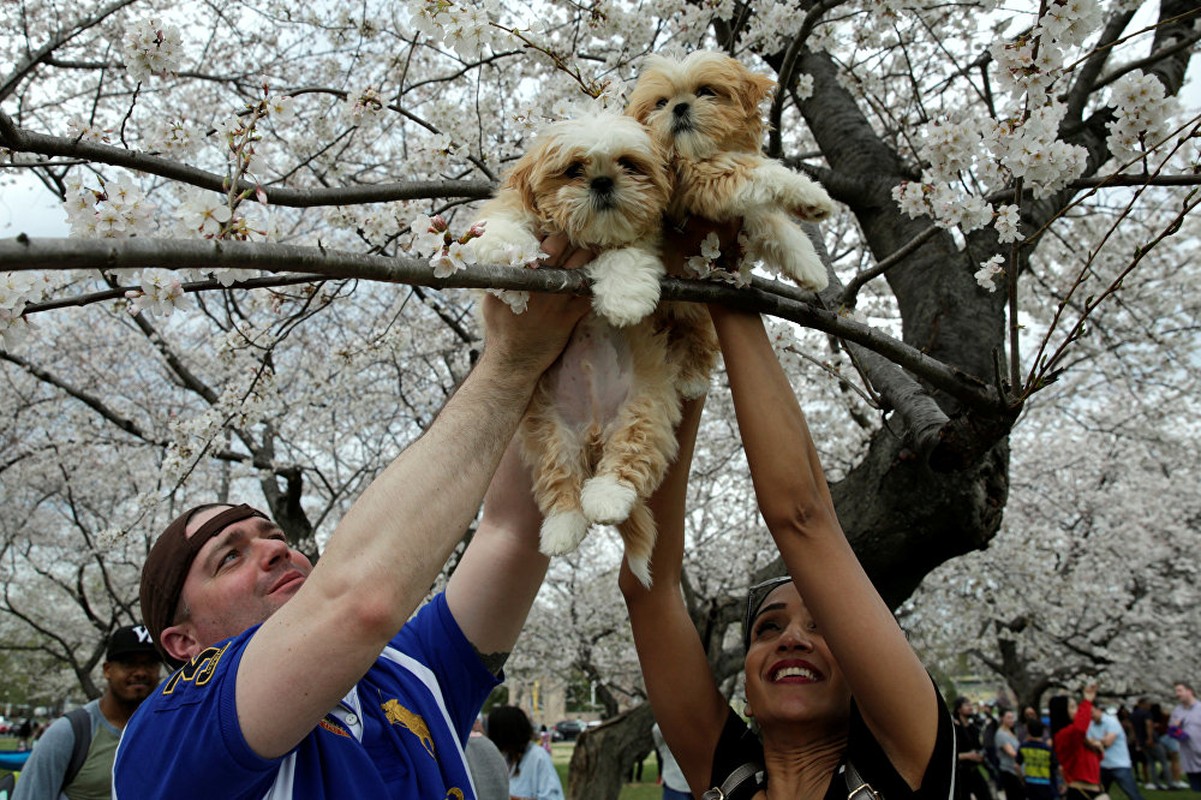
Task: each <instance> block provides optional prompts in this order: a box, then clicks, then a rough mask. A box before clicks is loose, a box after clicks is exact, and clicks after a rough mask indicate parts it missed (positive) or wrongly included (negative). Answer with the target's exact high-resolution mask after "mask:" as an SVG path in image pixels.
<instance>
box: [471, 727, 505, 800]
mask: <svg viewBox="0 0 1201 800" xmlns="http://www.w3.org/2000/svg"><path fill="white" fill-rule="evenodd" d="M463 754H464V755H465V756H466V757H467V769H468V771H469V772H470V773H471V783H472V785H473V786H475V796H476V798H477V800H509V767H508V765H506V764H505V757H504V756H502V755H501V754H500V750H498V749H497V748H496V745H495V744H493V743H492V740H491V739H489V738H488V737H487V736H486V735H485V734H484V718H483V716H477V717H476V718H475V722H474V723H472V725H471V734H470V735H469V736H468V737H467V745H466V746H465V747H464V748H463Z"/></svg>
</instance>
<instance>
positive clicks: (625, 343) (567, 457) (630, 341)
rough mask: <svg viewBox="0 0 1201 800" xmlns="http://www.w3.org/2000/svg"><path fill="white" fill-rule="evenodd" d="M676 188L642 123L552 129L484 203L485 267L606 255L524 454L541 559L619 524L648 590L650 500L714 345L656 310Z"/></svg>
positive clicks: (526, 434) (533, 407)
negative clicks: (703, 351)
mask: <svg viewBox="0 0 1201 800" xmlns="http://www.w3.org/2000/svg"><path fill="white" fill-rule="evenodd" d="M670 190H671V183H670V173H669V171H668V168H667V162H666V159H665V157H664V153H663V151H662V149H661V148H660V147H659V146H658V145H657V144H656V143H655V142H654V141H653V140H652V139H651V137H650V136H649V134H648V133H647V131H646V130H645V129H644V128H643V126H642V125H640V124H639V123H638V122H637V121H636V120H634V119H633V118H631V117H628V116H622V115H617V114H599V115H592V116H588V117H585V118H581V119H577V120H571V121H568V122H560V123H555V124H554V125H551V126H550V127H548V128H547V129H546V130H545V131H544V132H543V133H542V134H541V135H540V136H539V137H538V139H537V140H536V142H535V143H534V146H533V147H532V149H531V150H530V151H529V152H527V153H526V154H525V155H524V156H523V157H522V158H521V159H520V160H519V161H518V162H517V163H516V164H515V165H514V166H513V168H512V169H511V170H509V172H508V173H507V175H506V176H505V179H504V181H503V183H502V185H501V188H500V190H499V191H498V192H497V194H496V196H495V197H494V198H493V199H491V200H489V201H488V202H487V203H485V204H484V206H483V208H482V209H481V212H480V220H479V221H480V222H482V223H483V224H484V233H483V236H482V237H481V238H480V239H478V240H476V250H475V252H476V258H477V261H478V262H479V263H481V264H508V263H511V262H512V260H513V255H514V254H515V253H516V254H529V253H533V252H537V249H538V243H539V237H540V236H545V235H550V234H565V235H566V236H567V237H568V239H569V240H570V241H571V243H572V244H573V245H574V246H576V247H584V248H590V249H593V250H595V251H597V253H598V255H597V256H596V258H595V259H594V260H593V261H591V262H590V263H589V264H588V266H587V267H585V269H587V271H588V275H589V277H590V278H591V279H592V283H593V295H594V296H593V313H591V314H589V315H588V316H586V317H585V318H584V319H583V320H582V321H581V322H580V324H579V326H578V327H577V328H576V331H575V333H574V334H573V335H572V338H571V341H570V342H569V343H568V345H567V348H566V350H565V351H564V353H563V356H562V357H561V358H560V360H559V361H558V362H557V363H556V364H555V366H553V367H552V368H551V369H550V370H549V371H548V372H547V373H546V375H544V376H543V378H542V380H541V381H540V382H539V384H538V387H537V389H536V390H535V394H534V398H533V400H532V401H531V403H530V407H529V410H528V411H527V412H526V416H525V418H524V419H523V421H522V425H521V442H522V450H523V456H524V458H525V460H526V462H527V464H529V466H530V468H531V472H532V475H533V480H534V497H535V499H536V500H537V502H538V506H539V508H540V509H541V511H542V513H543V517H544V520H543V524H542V536H541V546H542V550H543V552H545V553H547V554H548V555H556V554H562V553H567V552H570V551H571V550H574V549H575V548H576V547H577V546H578V545H579V543H580V542H581V541H582V540H583V538H584V537H585V536H586V535H587V533H588V531H589V528H590V527H591V525H593V524H597V523H599V524H612V525H616V526H617V529H618V531H619V532H620V533H621V536H622V539H623V540H624V542H625V550H626V558H627V560H628V561H629V563H630V567H631V569H632V570H633V571H634V574H635V575H637V576H638V578H639V579H640V580H642V582H643V583H644V584H646V585H648V586H649V585H650V582H651V575H650V554H651V548H652V547H653V545H654V541H655V536H656V529H655V525H654V520H653V518H652V517H651V514H650V512H649V511H648V509H647V507H646V499H647V498H648V497H649V496H650V495H651V493H652V492H653V491H654V490H655V489H656V488H657V487H658V486H659V483H660V482H661V481H662V480H663V475H664V473H665V472H666V469H667V465H668V464H669V463H670V462H671V460H672V459H673V458H675V455H676V438H675V435H674V428H675V425H676V424H677V423H678V422H679V420H680V398H681V396H682V392H687V393H688V394H689V396H695V395H697V394H699V393H701V392H703V391H704V388H705V386H707V384H708V372H707V371H706V372H704V374H703V375H701V374H699V370H700V369H701V367H700V366H698V359H697V356H696V353H695V350H696V349H697V348H704V347H709V348H713V347H714V344H715V343H713V342H712V341H704V342H700V343H698V342H699V341H700V340H699V339H698V337H703V336H705V335H706V329H705V327H704V326H703V325H702V324H701V322H703V321H706V320H704V319H703V318H704V314H703V313H700V312H703V309H699V310H697V309H693V308H689V309H681V308H677V307H676V304H664V306H665V307H664V308H658V306H659V279H660V278H661V277H662V275H663V274H664V267H663V264H662V261H661V259H660V257H659V243H660V234H659V231H660V229H661V226H662V218H663V213H664V211H665V209H666V207H667V203H668V198H669V194H670ZM524 257H526V256H518V260H521V258H524ZM518 266H520V264H518ZM708 335H709V336H710V337H711V336H712V333H711V331H708ZM710 366H711V364H710Z"/></svg>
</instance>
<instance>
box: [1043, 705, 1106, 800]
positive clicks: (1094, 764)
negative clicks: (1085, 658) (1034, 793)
mask: <svg viewBox="0 0 1201 800" xmlns="http://www.w3.org/2000/svg"><path fill="white" fill-rule="evenodd" d="M1096 697H1097V684H1095V683H1090V684H1088V685H1087V686H1085V687H1084V692H1083V699H1082V700H1080V701H1079V702H1077V700H1076V698H1074V697H1070V696H1068V695H1066V694H1061V695H1056V696H1055V697H1052V698H1051V702H1050V703H1049V704H1048V706H1049V708H1050V711H1051V740H1052V745H1053V746H1054V748H1055V757H1056V758H1057V759H1058V760H1059V765H1060V768H1061V769H1063V779H1064V781H1065V782H1066V783H1067V792H1066V793H1065V795H1064V796H1065V797H1066V798H1067V800H1093V798H1095V797H1096V796H1097V795H1099V794H1101V791H1102V790H1101V751H1102V749H1103V748H1102V747H1101V743H1100V742H1099V741H1097V740H1096V739H1089V738H1088V726H1089V724H1090V723H1091V722H1092V717H1093V702H1094V701H1095V700H1096Z"/></svg>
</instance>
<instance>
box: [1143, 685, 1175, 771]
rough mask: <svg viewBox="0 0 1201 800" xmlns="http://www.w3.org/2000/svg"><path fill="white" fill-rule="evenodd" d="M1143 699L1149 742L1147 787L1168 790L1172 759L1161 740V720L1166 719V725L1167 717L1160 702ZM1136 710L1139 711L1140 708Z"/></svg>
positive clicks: (1146, 748) (1147, 748)
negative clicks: (1145, 705)
mask: <svg viewBox="0 0 1201 800" xmlns="http://www.w3.org/2000/svg"><path fill="white" fill-rule="evenodd" d="M1143 701H1145V702H1146V704H1147V708H1146V729H1147V744H1146V746H1145V752H1146V754H1147V786H1146V788H1148V789H1158V790H1160V791H1162V792H1166V791H1168V790H1169V789H1171V788H1172V760H1171V759H1170V758H1169V757H1168V751H1167V748H1165V747H1164V746H1163V742H1161V741H1159V725H1160V720H1161V719H1162V720H1165V722H1164V725H1165V726H1166V717H1165V715H1164V713H1163V709H1162V708H1160V705H1159V703H1152V702H1151V701H1150V700H1147V698H1143ZM1135 710H1136V711H1137V710H1138V709H1135ZM1136 730H1137V726H1136Z"/></svg>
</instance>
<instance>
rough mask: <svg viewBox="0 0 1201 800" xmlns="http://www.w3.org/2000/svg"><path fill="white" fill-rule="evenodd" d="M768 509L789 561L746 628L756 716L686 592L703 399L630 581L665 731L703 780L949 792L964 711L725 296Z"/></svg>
mask: <svg viewBox="0 0 1201 800" xmlns="http://www.w3.org/2000/svg"><path fill="white" fill-rule="evenodd" d="M710 314H711V316H712V318H713V321H714V323H715V325H716V329H717V333H718V338H719V339H720V342H721V347H722V353H723V355H724V357H725V362H726V365H727V371H728V374H729V379H730V388H731V390H732V392H733V396H734V406H735V410H736V413H737V417H738V425H739V430H740V432H741V434H742V438H743V445H744V447H745V449H746V454H747V461H748V463H749V465H750V468H751V476H752V479H753V481H754V486H755V494H756V497H757V499H758V502H759V508H760V511H761V512H762V514H763V518H764V520H765V522H766V523H767V526H768V529H769V530H770V532H771V534H772V537H773V538H774V539H775V542H776V546H777V547H778V548H779V550H780V554H781V556H782V557H783V560H784V564H785V566H786V567H787V568H788V573H789V574H788V575H785V576H781V577H778V578H773V579H771V580H769V581H765V582H763V583H761V584H758V585H756V586H753V587H752V588H751V589H750V591H749V592H748V595H747V606H746V614H745V619H744V627H743V643H744V645H745V646H746V659H745V662H744V668H745V677H746V696H747V704H746V709H745V713H746V715H747V716H748V717H750V718H751V719H752V720H753V722H754V723H755V724H756V727H757V729H758V732H757V733H756V732H755V731H753V730H752V729H751V728H750V727H749V726H748V725H747V723H745V722H744V721H743V719H742V718H741V717H740V716H739V715H738V714H736V713H735V712H734V711H733V709H731V708H730V707H729V705H728V704H727V702H726V700H725V698H724V697H723V696H722V694H721V693H720V692H719V690H718V686H717V683H716V681H715V680H714V678H713V675H712V672H711V671H710V669H709V664H708V661H707V659H706V655H705V652H704V650H703V648H702V646H701V643H700V640H699V638H698V636H697V633H696V629H695V627H694V626H693V623H692V620H691V618H690V617H689V615H688V611H687V608H686V607H685V606H684V603H683V596H682V593H681V589H680V578H681V574H680V573H681V569H682V561H683V545H684V519H685V514H684V497H685V496H686V488H687V478H688V467H689V462H690V460H691V457H692V450H693V446H694V443H695V436H696V430H697V426H698V424H699V418H700V411H701V409H700V404H699V403H696V404H692V405H691V406H690V407H688V408H687V409H686V411H685V416H684V422H683V423H682V425H681V427H680V430H679V437H680V456H679V458H678V459H677V461H676V463H675V464H674V465H673V467H672V470H671V471H670V472H669V474H668V476H667V478H666V479H665V480H664V482H663V485H662V487H661V489H660V491H659V493H658V494H656V496H655V497H654V498H652V501H651V506H652V509H653V510H654V512H655V514H656V519H657V521H658V523H659V528H660V538H659V541H658V543H657V544H656V547H655V551H654V554H653V557H652V558H653V563H654V566H655V584H654V586H653V587H652V588H650V589H646V588H644V587H643V586H642V585H641V584H639V583H638V582H637V581H635V580H633V579H632V575H631V574H630V572H629V570H628V569H627V568H626V567H624V566H623V570H622V575H621V588H622V593H623V595H624V596H625V600H626V604H627V606H628V608H629V612H630V624H631V626H632V627H633V631H634V642H635V645H636V646H637V649H638V656H639V660H640V661H641V664H642V670H643V675H644V677H645V680H646V687H647V693H648V695H649V697H650V701H651V705H652V707H653V708H654V712H655V718H656V720H657V721H658V722H659V725H660V727H661V729H662V732H663V736H664V739H665V740H666V742H667V745H668V747H669V748H670V750H671V752H672V753H673V754H674V755H675V757H676V760H677V761H678V762H679V765H680V768H681V769H682V771H683V772H684V775H685V777H686V778H687V780H688V783H689V786H690V787H691V789H692V792H693V794H694V795H702V794H703V795H704V796H705V797H706V798H710V797H712V798H718V799H719V800H721V799H723V798H735V800H745V799H746V798H755V797H766V792H767V786H768V785H771V787H772V791H771V793H772V796H774V797H794V798H803V800H820V798H825V800H842V798H847V797H854V796H857V795H860V794H862V793H863V792H867V796H869V797H876V798H878V797H880V796H883V797H884V798H888V800H918V799H919V798H920V800H944V799H945V798H949V797H950V796H951V794H952V785H953V781H954V768H955V755H954V737H953V735H952V728H951V720H950V715H949V713H948V712H947V710H946V707H945V706H944V705H943V703H942V700H941V698H940V697H939V694H938V692H937V691H936V688H935V686H934V684H933V682H932V681H931V679H930V677H929V676H928V675H927V673H926V671H925V669H924V668H923V667H922V665H921V663H920V662H919V661H918V659H917V656H916V655H915V654H914V653H913V651H912V649H911V648H910V647H909V644H908V642H907V641H906V639H905V636H904V634H903V633H902V632H901V630H900V628H899V627H898V626H897V624H896V622H895V621H894V619H893V616H892V614H891V612H890V611H889V609H888V607H887V606H886V605H885V604H884V602H883V600H881V599H880V596H879V594H878V593H877V592H876V590H875V588H874V587H873V586H872V584H871V582H870V581H869V580H868V578H867V575H866V574H865V573H864V571H863V569H862V567H861V566H860V564H859V562H858V560H857V559H856V558H855V554H854V552H853V551H852V550H851V548H850V545H849V544H848V543H847V540H846V537H845V536H844V535H843V533H842V529H841V527H840V526H839V523H838V518H837V515H836V514H835V513H834V508H833V503H832V501H831V499H830V494H829V490H828V489H827V487H826V482H825V478H824V476H823V474H822V471H821V464H820V463H819V461H818V458H817V452H816V449H815V447H814V444H813V441H812V439H811V438H810V436H809V431H808V427H807V426H806V424H805V418H804V415H803V414H802V413H801V410H800V407H799V405H798V404H797V402H796V398H795V397H794V396H793V394H792V388H791V386H790V385H789V384H788V381H787V379H786V377H785V375H784V373H783V370H782V369H781V368H780V365H779V363H778V362H777V361H776V358H775V354H774V353H773V352H772V348H771V343H770V340H769V339H768V337H767V334H766V331H765V330H764V328H763V323H762V321H761V320H760V319H759V318H758V317H757V316H755V315H747V314H743V313H740V312H734V311H730V310H726V309H722V308H720V307H717V306H714V307H711V308H710Z"/></svg>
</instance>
